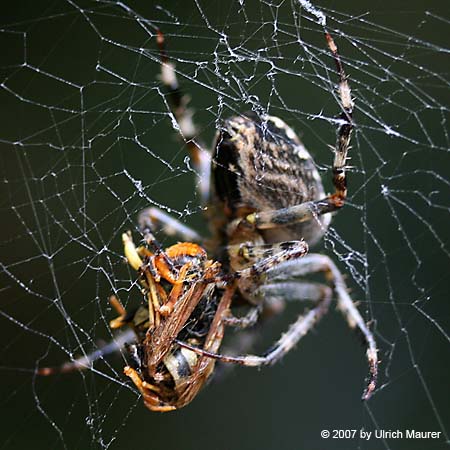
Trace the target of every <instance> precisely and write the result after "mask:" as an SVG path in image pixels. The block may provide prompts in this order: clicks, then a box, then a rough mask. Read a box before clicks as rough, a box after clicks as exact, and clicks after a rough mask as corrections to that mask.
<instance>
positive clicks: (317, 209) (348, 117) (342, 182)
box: [237, 32, 354, 229]
mask: <svg viewBox="0 0 450 450" xmlns="http://www.w3.org/2000/svg"><path fill="white" fill-rule="evenodd" d="M325 37H326V40H327V43H328V48H329V49H330V51H331V54H332V56H333V59H334V62H335V65H336V72H337V74H338V77H339V88H338V92H339V98H340V102H341V109H342V112H341V114H340V116H339V122H340V126H339V128H338V130H337V139H336V144H335V147H334V160H333V169H332V172H333V185H334V193H333V194H331V195H328V196H327V197H325V198H323V199H320V200H315V201H309V202H304V203H301V204H299V205H294V206H292V207H289V208H281V209H278V210H268V211H261V212H256V213H252V214H249V215H247V216H246V217H245V218H244V219H242V220H241V221H240V222H239V223H238V224H237V226H241V227H244V228H245V227H249V226H250V227H254V228H257V229H268V228H276V227H278V226H285V225H292V224H295V223H299V222H304V221H307V220H312V219H314V218H316V217H318V216H320V215H323V214H327V213H330V212H333V211H337V210H338V209H340V208H342V207H343V206H344V203H345V200H346V198H347V177H346V174H345V167H346V161H347V154H348V149H349V144H350V136H351V133H352V130H353V128H354V125H353V106H354V104H353V100H352V96H351V90H350V86H349V84H348V81H347V75H346V74H345V71H344V67H343V65H342V61H341V58H340V56H339V53H338V49H337V46H336V44H335V43H334V40H333V38H332V37H331V35H330V34H329V33H328V32H327V33H325Z"/></svg>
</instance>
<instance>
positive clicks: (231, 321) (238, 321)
mask: <svg viewBox="0 0 450 450" xmlns="http://www.w3.org/2000/svg"><path fill="white" fill-rule="evenodd" d="M261 309H262V305H257V306H252V307H250V309H249V310H248V311H247V313H246V314H245V315H243V316H240V317H236V316H234V315H233V314H232V313H231V311H230V313H229V314H228V315H227V316H225V317H224V318H223V319H222V322H223V323H224V324H225V325H227V326H228V327H235V328H240V329H244V328H250V327H252V326H253V325H255V324H256V323H257V322H258V318H259V315H260V314H261Z"/></svg>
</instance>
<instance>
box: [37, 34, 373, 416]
mask: <svg viewBox="0 0 450 450" xmlns="http://www.w3.org/2000/svg"><path fill="white" fill-rule="evenodd" d="M325 37H326V41H327V44H328V48H329V50H330V51H331V54H332V57H333V59H334V62H335V65H336V71H337V74H338V77H339V97H340V102H341V105H340V106H341V109H342V112H341V114H340V126H339V128H338V131H337V142H336V146H335V148H334V162H333V169H332V172H333V185H334V188H335V191H334V193H333V194H331V195H325V193H324V188H323V185H322V181H321V178H320V176H319V173H318V171H317V169H316V166H315V164H314V162H313V160H312V158H311V156H310V154H309V152H308V151H307V150H306V148H305V147H304V146H303V144H302V143H301V141H300V140H299V138H298V137H297V135H296V134H295V133H294V131H293V130H292V129H291V128H290V127H289V126H288V125H287V124H286V123H285V122H283V121H282V120H281V119H279V118H277V117H272V116H259V115H257V114H255V113H245V114H242V115H239V116H234V117H231V118H229V119H226V120H225V121H224V123H223V125H222V127H221V129H220V130H219V131H218V132H217V134H216V137H215V141H214V145H213V150H212V152H207V151H205V150H203V148H204V147H203V145H201V144H200V143H198V142H197V140H196V136H197V128H196V126H195V124H194V122H193V120H192V111H191V110H190V109H189V108H188V107H187V104H188V98H187V96H186V95H184V94H182V92H181V90H180V87H179V84H178V80H177V76H176V71H175V64H174V63H173V62H172V61H170V60H169V58H168V56H167V53H166V49H165V40H164V35H163V34H162V33H161V32H160V31H158V33H157V44H158V46H159V52H160V60H161V81H162V83H163V85H164V86H165V88H166V91H167V99H168V107H169V109H170V111H171V114H173V119H174V120H175V121H176V122H177V126H178V128H179V131H180V133H181V135H182V137H183V139H184V140H185V142H186V143H187V147H188V150H189V152H190V154H191V158H192V160H193V162H194V165H195V168H196V170H197V172H198V174H199V180H198V188H199V193H200V196H201V198H202V200H203V201H204V202H205V204H207V205H208V207H207V213H208V216H209V218H210V225H211V229H212V234H213V239H212V240H211V241H210V242H209V241H205V242H203V239H202V238H201V237H200V236H199V235H198V233H196V232H195V231H194V230H192V229H190V228H189V227H187V226H186V225H184V224H182V223H180V222H179V221H177V220H176V219H174V218H172V217H171V216H169V215H168V214H166V213H165V212H163V211H161V210H160V209H157V208H155V207H151V208H147V209H145V210H143V211H142V212H141V213H140V214H139V219H138V222H139V228H140V231H141V234H142V235H143V238H144V242H145V243H146V246H140V247H138V248H136V247H135V245H134V243H133V240H132V237H131V234H130V233H124V234H123V236H122V240H123V243H124V249H125V256H126V258H127V260H128V263H129V264H130V266H131V267H133V268H134V269H135V270H136V271H138V272H139V274H140V282H141V285H142V286H143V289H144V294H145V299H146V301H145V302H144V304H143V305H141V306H140V307H138V308H137V309H135V310H132V311H126V310H125V309H124V308H123V306H122V305H121V303H120V301H119V300H118V299H117V298H115V297H113V298H112V300H111V303H112V305H113V306H114V308H115V309H116V311H117V312H118V313H119V317H118V318H116V319H114V320H113V321H111V323H110V326H111V328H114V329H115V328H120V327H123V326H129V327H131V328H132V330H133V333H134V343H133V344H131V345H128V350H129V353H130V357H131V360H132V362H133V363H132V364H130V365H129V366H126V367H125V369H124V372H125V374H126V375H127V376H128V377H129V378H130V379H131V380H132V382H133V383H134V384H135V386H136V387H137V388H138V390H139V391H140V392H141V394H142V396H143V399H144V403H145V405H146V406H147V407H148V408H149V409H151V410H153V411H161V412H164V411H171V410H174V409H178V408H181V407H183V406H185V405H187V404H188V403H189V402H190V401H192V400H193V399H194V397H195V396H196V395H197V393H198V392H199V391H200V389H201V388H202V387H203V386H204V385H205V384H206V381H207V380H208V378H209V377H210V375H211V374H212V372H213V370H214V362H215V361H216V360H220V361H222V362H226V363H236V364H241V365H244V366H262V365H268V364H272V363H275V362H276V361H278V360H279V359H280V358H282V357H283V356H284V355H285V354H286V353H287V352H289V351H290V350H291V349H292V348H293V347H294V346H295V345H296V344H297V343H298V342H299V340H300V339H301V338H302V337H303V336H305V335H306V334H307V333H308V331H309V330H311V328H312V327H313V326H314V325H315V324H316V323H317V322H318V321H319V320H320V319H321V317H323V315H324V314H325V313H326V312H327V310H328V307H329V305H330V303H331V300H332V295H333V291H334V293H335V295H336V299H337V305H338V308H339V309H340V310H341V311H342V313H343V314H344V316H345V317H346V319H347V322H348V324H349V326H350V327H351V328H358V329H359V330H360V332H361V334H362V335H363V337H364V339H365V342H366V345H367V352H366V354H367V359H368V363H369V372H370V375H369V380H368V384H367V386H366V388H365V390H364V393H363V397H362V398H363V399H364V400H367V399H369V398H370V396H371V395H372V393H373V391H374V390H375V387H376V381H377V368H378V358H377V348H376V343H375V339H374V337H373V335H372V333H371V332H370V330H369V328H368V326H367V325H366V323H365V322H364V320H363V318H362V317H361V315H360V313H359V311H358V309H357V308H356V306H355V304H354V303H353V302H352V300H351V298H350V296H349V294H348V292H347V288H346V285H345V282H344V279H343V276H342V274H341V273H340V271H339V270H338V268H337V266H336V265H335V264H334V262H333V261H332V260H331V259H330V258H329V257H328V256H326V255H323V254H312V253H309V245H313V244H315V243H317V242H318V241H319V240H320V239H321V238H322V236H323V235H324V233H325V232H326V230H327V227H328V225H329V223H330V220H331V215H330V213H332V212H335V211H337V210H339V209H340V208H342V206H344V203H345V199H346V196H347V183H346V174H345V165H346V159H347V152H348V148H349V142H350V135H351V132H352V129H353V119H352V113H353V101H352V98H351V93H350V87H349V85H348V82H347V77H346V75H345V72H344V68H343V65H342V62H341V59H340V56H339V54H338V51H337V47H336V45H335V43H334V40H333V38H332V37H331V35H330V34H329V33H328V32H326V33H325ZM154 228H159V229H161V230H162V231H163V232H164V233H165V234H167V235H177V236H179V237H181V238H182V239H183V240H184V241H185V242H181V243H178V244H175V245H173V246H171V247H169V248H166V249H163V248H162V246H161V245H160V244H159V243H158V242H157V241H156V239H155V238H154V235H153V229H154ZM204 247H207V248H208V253H209V254H212V255H213V259H208V257H207V252H206V250H205V249H204ZM320 272H321V273H323V274H324V276H325V281H326V283H317V282H309V281H307V280H304V279H303V278H304V277H305V276H307V275H310V274H316V273H320ZM280 298H282V299H285V300H298V301H301V302H304V301H308V302H311V303H312V307H311V309H309V310H307V311H306V312H305V313H304V314H302V315H299V316H298V318H297V319H296V320H295V322H293V323H292V324H291V326H290V327H289V328H288V330H287V331H286V332H285V333H284V334H283V335H282V336H281V337H280V338H279V339H278V341H277V342H276V343H275V345H274V346H273V347H272V348H271V350H269V351H268V352H267V353H266V354H264V355H263V356H256V355H248V354H247V355H241V356H230V355H223V354H219V353H217V352H218V351H219V348H220V346H221V343H222V338H223V335H224V329H225V327H226V326H234V327H240V328H246V327H250V326H252V325H254V324H255V323H256V322H257V320H258V316H259V315H264V314H270V313H271V311H272V310H276V307H274V306H273V304H274V303H273V302H272V300H274V299H278V300H279V299H280ZM239 303H241V304H242V303H243V304H246V305H247V306H248V311H247V313H246V314H245V315H243V316H240V317H235V316H234V315H233V313H232V307H233V305H234V304H239ZM275 304H276V303H275ZM94 353H95V358H97V357H98V354H97V353H99V352H94ZM93 355H94V354H93ZM93 359H94V357H93V356H91V355H87V356H86V357H84V358H80V359H79V360H75V361H73V362H71V363H66V365H65V366H63V367H62V371H69V370H73V369H74V368H83V367H86V366H88V363H90V362H92V361H93ZM132 366H133V367H132ZM54 371H55V370H54V369H52V368H43V369H41V370H40V371H39V373H41V374H45V375H46V374H49V373H53V372H54Z"/></svg>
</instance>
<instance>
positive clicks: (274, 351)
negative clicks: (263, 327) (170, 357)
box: [178, 282, 331, 367]
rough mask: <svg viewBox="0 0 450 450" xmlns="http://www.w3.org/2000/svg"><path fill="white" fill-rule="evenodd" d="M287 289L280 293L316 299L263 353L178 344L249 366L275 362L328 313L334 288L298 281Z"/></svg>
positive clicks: (293, 298) (200, 352) (308, 299)
mask: <svg viewBox="0 0 450 450" xmlns="http://www.w3.org/2000/svg"><path fill="white" fill-rule="evenodd" d="M272 287H273V286H272ZM285 288H286V286H283V287H281V289H280V290H279V291H278V294H280V293H281V290H283V296H284V298H286V299H289V300H297V301H305V300H306V301H311V302H313V304H314V307H313V308H312V309H310V310H308V311H306V313H305V314H303V315H300V316H298V318H297V320H296V321H295V322H293V323H292V324H291V325H290V326H289V328H288V330H287V331H286V332H285V333H283V334H282V335H281V337H280V338H279V339H278V341H277V342H276V343H275V344H274V345H273V346H272V348H271V349H270V350H269V351H267V352H266V353H265V354H264V355H262V356H257V355H241V356H229V355H219V354H216V353H211V352H207V351H204V350H203V349H199V348H196V347H193V346H191V345H188V344H185V343H183V342H178V344H179V345H180V346H182V347H186V348H188V349H190V350H192V351H195V352H196V353H199V354H202V355H205V356H208V357H210V358H214V359H218V360H219V361H221V362H225V363H233V364H240V365H243V366H248V367H257V366H265V365H270V364H274V363H276V362H277V361H279V360H280V359H281V358H282V357H283V356H284V355H286V354H287V353H288V352H289V351H290V350H291V349H292V348H293V347H295V345H296V344H297V343H298V342H299V341H300V339H301V338H302V337H303V336H305V335H306V334H307V333H308V332H309V331H310V330H311V329H312V327H313V326H314V325H315V324H316V323H317V322H318V321H319V320H320V319H321V318H322V317H323V316H324V315H325V313H326V312H327V310H328V307H329V305H330V302H331V290H330V289H329V288H328V286H326V285H323V284H320V283H307V282H305V283H303V282H296V283H293V284H292V286H291V287H290V289H289V290H288V291H286V290H285Z"/></svg>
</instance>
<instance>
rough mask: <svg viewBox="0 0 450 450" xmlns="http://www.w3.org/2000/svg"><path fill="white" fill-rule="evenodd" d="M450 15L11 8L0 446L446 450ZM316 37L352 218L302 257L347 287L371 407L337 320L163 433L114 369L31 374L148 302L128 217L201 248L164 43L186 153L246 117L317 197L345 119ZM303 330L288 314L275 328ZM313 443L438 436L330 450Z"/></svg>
mask: <svg viewBox="0 0 450 450" xmlns="http://www.w3.org/2000/svg"><path fill="white" fill-rule="evenodd" d="M37 3H39V5H37ZM444 4H445V3H444V2H443V1H435V2H434V3H432V4H428V6H427V8H429V10H428V11H424V10H423V6H422V3H421V2H408V4H407V9H404V8H403V7H400V6H396V5H391V4H389V5H386V4H384V5H383V7H382V8H381V9H379V8H378V7H377V6H376V5H373V4H372V3H371V2H358V5H355V3H354V2H332V3H330V2H327V4H326V5H325V2H318V1H317V2H311V3H310V2H309V1H308V0H301V1H282V0H276V1H256V0H254V1H244V0H240V1H233V2H207V1H203V0H189V1H186V2H181V1H177V2H173V1H172V2H169V1H161V2H158V3H153V2H131V1H128V0H127V1H124V2H112V1H111V2H110V1H81V0H75V1H70V0H67V1H62V0H61V1H55V2H53V1H48V2H34V3H33V2H26V1H24V0H22V1H19V2H16V4H15V6H14V7H12V6H11V5H9V6H10V8H11V9H9V10H5V11H4V14H3V19H2V21H3V25H2V26H1V27H0V41H1V48H2V61H1V69H2V71H1V84H0V96H1V111H2V121H1V131H0V145H1V153H0V171H1V188H2V195H1V217H2V228H1V230H2V233H1V238H0V245H1V258H0V263H1V270H2V271H1V285H0V293H1V303H0V305H1V306H0V318H1V319H0V320H1V335H2V339H1V342H2V346H1V350H0V358H1V362H0V364H1V373H2V391H3V395H2V400H1V403H0V404H1V410H2V423H3V424H4V429H3V432H2V436H1V438H0V448H24V447H25V446H26V445H33V447H34V448H40V446H41V447H42V448H46V449H48V448H58V449H60V448H64V449H72V448H73V449H75V448H77V449H78V448H124V447H126V448H143V447H144V448H155V449H157V448H180V447H183V448H199V447H200V448H201V447H203V446H205V447H206V446H208V447H213V448H218V449H219V448H220V449H221V448H223V449H226V448H263V449H265V448H274V447H276V448H333V449H336V448H345V449H349V448H358V449H372V448H374V449H375V448H376V449H380V448H383V449H403V448H408V449H411V448H412V449H415V448H417V449H419V448H420V449H422V448H430V449H431V448H432V449H441V448H444V447H445V448H447V447H448V443H449V435H448V433H449V428H448V423H449V413H450V411H449V403H448V398H449V383H448V380H449V363H448V362H449V342H450V335H449V326H450V322H449V318H450V315H449V307H448V294H449V288H448V268H449V260H450V245H449V242H448V238H449V233H448V229H449V210H450V208H449V201H448V199H449V194H450V182H449V176H448V171H449V168H450V161H449V144H450V143H449V135H448V128H449V71H450V67H449V63H448V56H449V55H448V54H449V49H448V45H447V42H446V37H447V36H448V32H449V27H450V25H449V20H450V17H449V16H448V14H443V13H442V7H443V5H444ZM3 8H5V5H3ZM337 8H338V9H337ZM325 22H326V25H327V28H328V29H329V31H330V32H331V33H332V35H333V36H334V38H335V41H336V43H337V45H338V47H339V52H340V54H341V57H342V59H343V62H344V64H345V69H346V72H347V74H348V75H349V77H350V84H351V89H352V95H353V97H354V98H355V105H356V110H355V114H354V116H355V123H356V130H355V132H354V135H353V138H352V145H353V147H352V149H351V150H350V153H351V158H352V159H351V161H350V165H351V169H350V173H349V202H348V204H347V206H346V207H345V208H344V210H343V211H341V212H340V213H339V214H338V215H336V216H335V217H334V219H333V222H332V225H331V227H330V230H329V232H328V233H327V234H326V236H325V238H324V239H323V241H322V243H321V244H319V245H318V247H317V248H316V249H315V251H319V252H323V253H326V254H328V255H329V256H330V257H332V258H333V260H334V261H336V263H337V264H338V266H339V268H340V269H341V271H342V272H343V273H344V274H346V277H347V278H346V279H347V283H348V285H349V287H350V288H351V295H352V298H353V299H354V300H355V301H358V302H359V309H360V311H361V313H362V314H363V316H364V318H365V319H366V320H367V321H368V322H371V327H372V329H373V330H374V332H375V335H376V339H377V343H378V346H379V357H380V359H381V366H380V380H379V387H378V389H377V391H376V394H375V395H374V397H373V399H372V400H371V401H370V402H368V403H365V404H364V403H362V402H361V401H360V398H359V397H360V394H361V392H362V389H363V386H364V378H365V376H366V375H367V368H366V365H365V359H364V351H363V348H362V347H361V346H360V345H359V342H358V341H357V339H355V337H354V335H353V334H352V333H351V332H350V331H349V329H348V327H347V325H346V323H345V321H344V320H343V319H342V317H341V316H340V314H339V313H338V312H335V311H331V312H330V313H329V314H328V316H327V317H325V318H324V319H323V321H322V322H321V323H320V324H319V325H318V326H317V327H316V328H315V331H314V332H313V333H310V335H309V336H308V337H306V338H305V339H304V340H303V341H302V342H301V344H300V345H299V346H298V348H297V349H296V350H295V351H293V352H291V353H290V354H289V355H288V356H287V357H286V358H285V359H284V360H283V362H282V363H280V364H278V365H276V366H274V367H273V368H267V369H264V370H262V371H256V370H254V369H243V368H239V369H236V370H235V371H234V372H233V373H232V374H230V376H228V377H226V378H225V379H224V380H222V382H220V383H211V385H210V386H209V387H208V388H207V389H205V391H204V392H203V393H202V394H201V395H200V396H199V397H198V398H197V399H195V401H194V402H193V403H192V404H191V405H189V406H188V407H187V408H185V409H183V410H181V411H179V412H177V413H174V414H164V415H161V414H156V413H149V412H148V411H147V410H145V408H144V407H143V405H142V403H141V400H140V398H139V396H138V394H137V393H136V392H135V390H134V388H133V387H132V386H131V385H130V383H129V382H128V380H126V379H125V377H124V375H123V373H122V369H123V366H124V364H125V361H126V353H125V352H124V351H119V352H117V353H116V355H110V356H108V357H104V358H101V359H100V360H98V361H96V362H95V364H94V365H93V366H92V367H91V368H90V369H88V370H85V371H81V372H75V373H71V374H66V375H55V376H52V377H40V376H38V375H36V369H37V368H38V367H45V366H55V365H59V364H62V363H64V362H66V361H68V360H71V359H72V360H73V359H74V358H77V357H79V356H83V355H87V354H89V353H91V352H92V351H95V350H98V349H100V348H102V347H103V346H104V345H105V343H107V342H109V341H111V340H112V339H113V338H114V335H113V333H112V332H111V330H110V328H109V325H108V323H109V321H110V320H111V319H112V318H114V316H115V314H114V311H112V310H111V307H110V305H109V303H108V297H109V296H110V295H111V294H112V293H115V294H117V295H118V296H119V297H120V299H121V301H122V302H123V303H124V304H125V305H127V304H136V302H138V301H139V300H140V298H141V297H140V292H139V286H138V285H137V283H136V275H135V273H134V272H133V271H132V270H131V269H130V268H129V267H128V266H127V265H126V264H124V260H123V250H122V244H121V239H120V236H121V233H122V232H123V231H124V230H134V231H136V216H137V214H138V212H139V211H140V210H141V209H143V208H144V207H147V206H149V205H154V206H157V207H159V208H162V209H163V210H164V211H166V212H168V213H170V214H171V215H173V216H174V217H176V218H178V219H179V220H181V221H182V222H184V223H186V224H188V225H189V226H192V227H193V228H195V229H197V230H198V231H199V232H200V233H202V234H204V235H206V234H207V226H206V224H205V223H204V219H203V215H202V207H201V206H200V199H199V196H198V195H197V193H196V191H195V171H194V170H193V168H192V165H191V164H190V160H189V158H188V157H187V156H186V155H187V153H186V152H185V148H183V145H182V143H180V139H179V136H178V139H177V136H176V135H177V134H179V133H178V131H177V125H176V123H175V122H174V120H173V117H172V116H171V113H170V111H169V109H168V104H167V101H166V99H165V97H164V89H163V87H162V85H161V82H160V80H159V78H158V73H159V55H158V50H157V46H156V43H155V31H156V29H158V28H160V29H162V30H163V32H164V34H165V36H166V40H167V45H168V51H169V55H170V57H171V58H172V59H173V60H174V61H175V62H176V68H177V74H178V77H179V80H180V83H181V85H182V87H183V89H184V90H185V91H186V92H188V93H189V95H190V97H191V106H192V107H193V108H194V109H195V121H196V123H197V124H198V126H199V139H201V140H202V141H203V142H207V143H209V142H211V141H212V139H213V136H214V132H215V129H217V128H218V127H219V126H220V123H221V121H222V120H223V119H224V118H226V117H228V116H230V115H232V114H236V113H238V112H242V111H249V110H253V111H256V112H259V113H268V114H271V115H274V116H279V117H281V118H283V120H285V121H286V122H287V123H288V124H289V125H290V126H292V127H293V128H294V129H295V130H296V131H297V132H298V133H299V135H300V137H301V139H302V140H303V142H304V143H305V145H306V147H307V148H308V149H309V150H310V152H311V153H312V154H313V156H314V158H315V161H316V163H317V165H318V167H319V169H320V172H321V175H322V177H323V179H324V182H325V186H326V189H327V190H328V191H331V189H332V186H331V182H330V179H331V176H330V167H331V162H332V152H331V150H330V148H329V145H330V144H334V140H335V129H336V126H337V125H338V121H337V119H336V117H337V115H338V113H339V106H338V101H339V99H338V96H337V92H336V82H337V76H336V74H335V72H334V64H333V60H332V58H331V57H330V54H329V52H328V50H327V48H326V43H325V40H324V37H323V25H324V23H325ZM158 238H159V239H161V241H162V242H163V244H164V245H168V244H169V243H170V242H172V241H170V240H169V239H166V238H165V237H164V236H163V235H162V234H159V235H158ZM297 310H298V309H296V307H295V305H289V308H288V310H287V311H286V312H285V313H284V315H283V318H281V319H280V321H279V326H280V330H281V329H283V328H285V327H287V325H288V323H289V322H290V321H292V320H293V318H294V317H295V314H296V311H297ZM278 334H279V330H275V331H273V330H271V329H269V330H268V331H267V334H266V333H265V332H264V330H261V339H262V340H264V339H267V344H269V343H270V340H271V339H273V338H275V337H276V336H277V335H278ZM263 348H264V347H263ZM322 429H328V430H333V429H357V430H360V429H364V430H369V431H375V430H403V431H404V430H406V429H415V430H418V431H435V432H440V437H439V438H438V439H426V440H425V439H422V440H420V439H405V438H404V439H389V438H386V437H385V438H377V439H375V438H372V439H370V440H368V441H364V440H362V439H357V438H355V439H341V440H336V439H332V438H330V439H329V440H324V439H322V438H321V437H320V431H321V430H322ZM219 430H220V431H219ZM219 433H220V434H219ZM219 436H220V439H218V437H219Z"/></svg>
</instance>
